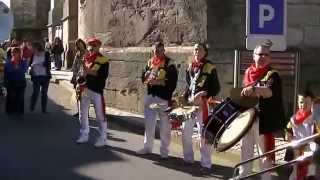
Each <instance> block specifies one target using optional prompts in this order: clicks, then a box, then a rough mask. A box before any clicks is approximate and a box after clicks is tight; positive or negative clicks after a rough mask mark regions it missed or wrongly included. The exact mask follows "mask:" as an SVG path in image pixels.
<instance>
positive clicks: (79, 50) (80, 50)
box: [70, 39, 87, 117]
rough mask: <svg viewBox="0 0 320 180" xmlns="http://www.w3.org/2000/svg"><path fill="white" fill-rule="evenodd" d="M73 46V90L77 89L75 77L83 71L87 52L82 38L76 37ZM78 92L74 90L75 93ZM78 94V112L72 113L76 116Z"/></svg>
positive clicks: (79, 75)
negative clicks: (74, 51)
mask: <svg viewBox="0 0 320 180" xmlns="http://www.w3.org/2000/svg"><path fill="white" fill-rule="evenodd" d="M75 48H76V55H75V57H74V60H73V64H72V78H71V81H70V82H71V83H72V84H73V88H74V89H75V91H76V90H77V85H78V83H77V79H78V78H79V77H81V74H82V73H83V68H84V59H83V58H84V55H85V54H86V53H87V46H86V43H85V42H84V41H83V40H82V39H77V40H76V42H75ZM77 93H80V92H77V91H76V94H77ZM79 97H80V96H79V94H78V95H77V110H78V112H77V113H76V114H74V115H73V116H74V117H77V116H78V115H79V102H80V99H79Z"/></svg>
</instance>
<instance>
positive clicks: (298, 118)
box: [287, 91, 314, 180]
mask: <svg viewBox="0 0 320 180" xmlns="http://www.w3.org/2000/svg"><path fill="white" fill-rule="evenodd" d="M313 98H314V95H313V93H312V92H310V91H305V92H303V93H299V94H298V108H299V109H298V111H297V112H296V113H295V114H294V115H293V116H292V117H291V118H290V122H289V124H288V126H287V128H288V129H289V131H288V132H287V134H288V136H289V140H299V139H302V138H306V137H308V136H311V135H313V134H314V121H313V118H312V114H311V107H312V100H313ZM305 150H310V149H308V148H307V147H305V146H302V147H301V148H299V149H298V150H297V151H295V153H294V154H295V157H294V158H297V157H298V156H301V155H303V152H304V151H305ZM309 165H310V161H303V162H299V163H298V164H297V165H296V166H295V167H294V171H293V173H292V174H291V176H290V179H292V180H303V179H304V177H307V175H308V167H309Z"/></svg>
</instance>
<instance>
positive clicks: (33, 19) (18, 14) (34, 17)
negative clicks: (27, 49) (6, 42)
mask: <svg viewBox="0 0 320 180" xmlns="http://www.w3.org/2000/svg"><path fill="white" fill-rule="evenodd" d="M49 2H50V0H41V3H40V0H12V1H11V8H12V12H13V15H14V30H13V37H16V38H18V39H22V38H28V39H34V40H41V39H42V38H43V37H46V36H47V30H46V25H47V21H48V11H49V8H50V3H49Z"/></svg>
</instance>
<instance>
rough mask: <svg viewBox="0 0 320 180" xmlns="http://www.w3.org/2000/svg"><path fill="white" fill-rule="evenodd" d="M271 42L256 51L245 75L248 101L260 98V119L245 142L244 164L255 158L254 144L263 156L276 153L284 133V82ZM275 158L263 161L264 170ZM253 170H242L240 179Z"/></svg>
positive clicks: (244, 93) (267, 175)
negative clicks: (279, 133) (274, 63)
mask: <svg viewBox="0 0 320 180" xmlns="http://www.w3.org/2000/svg"><path fill="white" fill-rule="evenodd" d="M271 46H272V42H271V41H267V42H266V43H264V44H260V45H257V46H256V47H255V49H254V51H253V61H254V64H252V65H251V66H250V67H249V68H248V69H247V70H246V72H245V76H244V86H245V87H244V88H243V90H242V92H241V95H242V96H245V97H257V98H258V99H259V103H258V105H257V109H258V113H259V114H258V116H257V118H256V121H255V122H254V124H253V126H252V128H251V129H250V130H249V131H248V133H247V134H246V135H245V136H244V137H243V139H242V147H241V160H242V161H244V160H247V159H249V158H252V157H253V155H254V144H256V145H257V148H258V153H259V154H263V153H265V152H267V151H270V150H273V149H274V147H275V141H274V136H273V133H275V132H276V131H278V130H282V129H284V126H285V116H284V108H283V103H282V86H281V78H280V75H279V73H278V72H277V71H274V70H273V69H272V68H271V66H270V60H271V58H270V47H271ZM274 160H275V157H274V154H273V155H272V156H268V157H266V158H262V159H260V168H262V169H266V168H269V167H271V166H272V162H274ZM251 170H252V162H251V163H247V164H245V165H243V166H241V167H240V172H239V174H240V176H246V175H248V173H249V172H250V171H251ZM261 179H262V180H267V179H268V180H269V179H271V174H270V173H265V174H263V175H262V178H261Z"/></svg>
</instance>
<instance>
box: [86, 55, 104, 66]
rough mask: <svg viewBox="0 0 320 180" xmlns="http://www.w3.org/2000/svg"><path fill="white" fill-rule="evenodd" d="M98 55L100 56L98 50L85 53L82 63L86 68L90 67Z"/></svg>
mask: <svg viewBox="0 0 320 180" xmlns="http://www.w3.org/2000/svg"><path fill="white" fill-rule="evenodd" d="M98 56H101V54H100V53H99V52H93V53H86V54H85V57H84V64H85V66H86V68H91V66H92V65H93V62H94V61H95V60H96V59H97V57H98Z"/></svg>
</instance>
